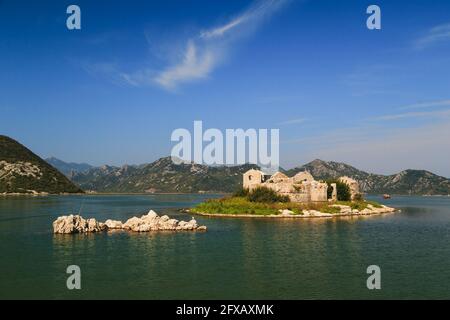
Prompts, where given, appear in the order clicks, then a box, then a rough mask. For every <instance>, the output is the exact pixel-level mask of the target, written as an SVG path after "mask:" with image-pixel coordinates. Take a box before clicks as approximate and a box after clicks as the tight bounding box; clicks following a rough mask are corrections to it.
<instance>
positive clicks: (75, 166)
mask: <svg viewBox="0 0 450 320" xmlns="http://www.w3.org/2000/svg"><path fill="white" fill-rule="evenodd" d="M45 161H47V162H48V163H49V164H51V165H52V166H53V167H55V168H57V169H58V170H59V171H60V172H61V173H63V174H64V175H65V176H66V177H69V178H70V177H72V176H73V175H74V174H76V173H77V172H83V171H86V170H89V169H91V168H93V166H91V165H89V164H87V163H75V162H64V161H62V160H59V159H57V158H55V157H50V158H47V159H45Z"/></svg>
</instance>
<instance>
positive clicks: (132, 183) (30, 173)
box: [0, 135, 450, 195]
mask: <svg viewBox="0 0 450 320" xmlns="http://www.w3.org/2000/svg"><path fill="white" fill-rule="evenodd" d="M251 168H258V167H257V166H256V165H251V164H245V165H239V166H232V167H229V166H220V167H214V166H206V165H201V164H195V163H182V164H179V165H178V164H174V163H173V162H172V159H171V158H170V157H165V158H161V159H159V160H157V161H155V162H152V163H147V164H142V165H125V166H121V167H117V166H108V165H104V166H101V167H93V166H91V165H89V164H86V163H83V164H77V163H67V162H64V161H62V160H59V159H56V158H54V157H52V158H48V159H47V161H44V160H43V159H41V158H40V157H39V156H37V155H36V154H34V153H33V152H32V151H30V150H29V149H27V148H26V147H25V146H23V145H21V144H20V143H19V142H17V141H15V140H13V139H11V138H9V137H6V136H1V135H0V193H36V192H47V193H77V192H82V189H83V190H86V191H95V192H111V193H114V192H118V193H155V192H161V193H198V192H232V191H234V190H236V189H238V188H239V187H240V186H242V174H243V173H244V172H246V171H247V170H249V169H251ZM58 170H59V171H58ZM305 170H307V171H309V172H311V174H312V175H313V176H314V177H315V178H316V179H317V180H327V179H332V178H338V177H341V176H349V177H352V178H354V179H356V180H357V181H358V182H359V184H360V187H361V191H363V192H365V193H369V194H370V193H371V194H380V193H391V194H412V195H448V194H450V180H449V179H447V178H445V177H441V176H438V175H435V174H433V173H431V172H429V171H425V170H405V171H402V172H400V173H397V174H393V175H380V174H372V173H368V172H365V171H362V170H358V169H356V168H354V167H352V166H350V165H348V164H345V163H339V162H333V161H323V160H319V159H316V160H314V161H312V162H309V163H307V164H305V165H303V166H299V167H296V168H294V169H290V170H283V169H281V171H282V172H284V173H286V174H287V175H288V176H293V175H295V174H296V173H297V172H300V171H305ZM61 172H62V173H64V174H66V175H67V176H65V175H64V174H62V173H61ZM69 178H70V179H69Z"/></svg>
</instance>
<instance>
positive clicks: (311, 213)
mask: <svg viewBox="0 0 450 320" xmlns="http://www.w3.org/2000/svg"><path fill="white" fill-rule="evenodd" d="M330 207H335V208H339V209H340V212H339V213H326V212H320V211H317V210H303V212H302V213H303V214H302V215H301V216H302V217H335V216H339V215H341V216H349V215H355V216H357V215H361V216H364V215H372V214H382V213H392V212H394V211H396V209H394V208H391V207H387V206H384V205H380V207H375V206H373V205H371V204H368V205H367V208H365V209H362V210H358V209H352V208H351V207H350V206H346V205H341V204H333V205H331V206H330ZM280 213H281V215H283V216H292V215H295V213H294V212H292V211H290V210H280Z"/></svg>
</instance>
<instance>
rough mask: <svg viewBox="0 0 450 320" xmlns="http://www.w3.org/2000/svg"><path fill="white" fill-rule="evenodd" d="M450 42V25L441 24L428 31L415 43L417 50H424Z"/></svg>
mask: <svg viewBox="0 0 450 320" xmlns="http://www.w3.org/2000/svg"><path fill="white" fill-rule="evenodd" d="M449 40H450V23H447V24H441V25H438V26H436V27H433V28H431V29H430V30H428V31H427V32H426V33H425V34H424V35H423V36H421V37H420V38H418V39H417V40H416V41H415V46H416V48H418V49H425V48H426V47H429V46H431V45H434V44H436V43H440V42H444V41H449Z"/></svg>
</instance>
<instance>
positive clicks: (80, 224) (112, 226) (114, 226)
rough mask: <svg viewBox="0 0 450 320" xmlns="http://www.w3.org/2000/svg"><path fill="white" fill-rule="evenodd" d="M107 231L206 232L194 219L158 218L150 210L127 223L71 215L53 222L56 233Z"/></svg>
mask: <svg viewBox="0 0 450 320" xmlns="http://www.w3.org/2000/svg"><path fill="white" fill-rule="evenodd" d="M107 230H129V231H134V232H150V231H206V227H205V226H199V225H198V224H197V221H196V220H195V219H194V218H192V220H190V221H178V220H176V219H171V218H170V217H169V216H166V215H164V216H161V217H160V216H158V214H157V213H156V212H155V211H153V210H150V212H149V213H148V214H146V215H143V216H141V217H140V218H139V217H132V218H130V219H128V220H127V221H126V222H125V223H122V221H117V220H106V221H105V222H99V221H97V220H96V219H93V218H91V219H84V218H83V217H81V216H79V215H69V216H62V217H58V219H56V220H55V221H54V222H53V232H54V233H69V234H70V233H91V232H101V231H107Z"/></svg>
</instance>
